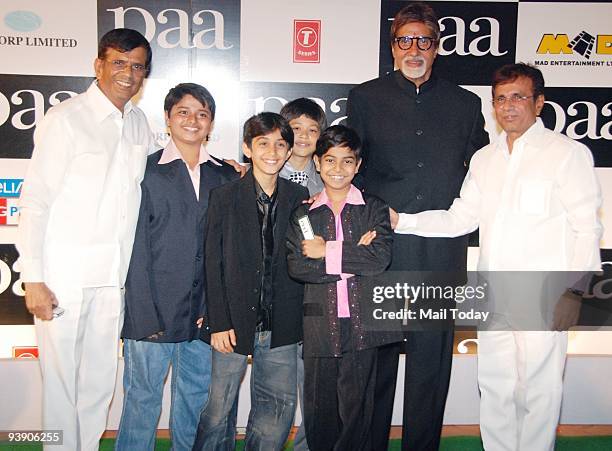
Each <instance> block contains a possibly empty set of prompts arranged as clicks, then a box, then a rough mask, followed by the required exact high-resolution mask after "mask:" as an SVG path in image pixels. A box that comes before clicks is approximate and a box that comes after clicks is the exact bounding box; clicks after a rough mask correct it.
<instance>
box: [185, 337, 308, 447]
mask: <svg viewBox="0 0 612 451" xmlns="http://www.w3.org/2000/svg"><path fill="white" fill-rule="evenodd" d="M296 353H297V345H295V344H292V345H287V346H280V347H277V348H272V349H270V332H259V333H256V334H255V348H254V350H253V367H252V369H251V412H250V413H249V421H248V424H247V431H246V437H245V450H248V451H251V450H258V451H275V450H282V449H283V445H284V444H285V442H286V441H287V436H288V435H289V431H290V430H291V426H292V423H293V415H294V413H295V404H296V397H297V394H296V387H297V383H296V358H295V357H296ZM212 362H213V363H212V367H213V368H212V382H211V385H210V394H209V398H208V403H207V404H206V407H205V408H204V411H203V412H202V415H201V416H200V424H199V426H198V432H197V437H196V441H195V444H194V447H193V449H194V451H204V450H206V451H222V450H227V451H230V450H231V451H233V450H234V444H235V436H236V429H235V425H236V409H235V407H236V403H237V398H238V391H239V389H240V382H241V380H242V378H243V377H244V373H245V371H246V367H247V356H245V355H241V354H236V353H229V354H224V353H221V352H217V351H215V350H213V358H212Z"/></svg>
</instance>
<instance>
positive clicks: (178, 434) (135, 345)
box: [115, 340, 211, 451]
mask: <svg viewBox="0 0 612 451" xmlns="http://www.w3.org/2000/svg"><path fill="white" fill-rule="evenodd" d="M123 349H124V361H125V365H124V370H123V393H124V395H123V396H124V397H123V412H122V414H121V423H120V424H119V431H118V433H117V440H116V442H115V449H116V450H117V451H139V450H147V451H148V450H153V449H154V448H155V433H156V430H157V423H158V421H159V415H160V413H161V406H162V396H163V389H164V381H165V379H166V376H167V375H168V368H169V367H170V364H172V381H171V395H172V399H171V407H170V434H171V437H172V450H173V451H183V450H190V449H191V447H192V446H193V440H194V438H195V432H196V427H197V424H198V418H199V416H200V412H201V411H202V409H203V408H204V405H205V404H206V400H207V399H208V389H209V386H210V372H211V348H210V346H209V345H208V344H206V343H204V342H203V341H200V340H195V341H191V342H181V343H153V342H147V341H136V340H125V341H124V347H123Z"/></svg>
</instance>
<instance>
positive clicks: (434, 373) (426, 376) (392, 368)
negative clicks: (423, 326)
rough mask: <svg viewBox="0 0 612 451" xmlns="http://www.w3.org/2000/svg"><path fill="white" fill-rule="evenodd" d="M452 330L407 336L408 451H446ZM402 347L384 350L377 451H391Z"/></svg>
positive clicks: (405, 437) (405, 440)
mask: <svg viewBox="0 0 612 451" xmlns="http://www.w3.org/2000/svg"><path fill="white" fill-rule="evenodd" d="M453 336H454V331H453V330H452V329H450V330H445V331H418V332H407V333H406V371H405V379H404V415H403V429H402V450H403V451H436V450H438V449H439V447H440V435H441V433H442V421H443V419H444V407H445V405H446V395H447V394H448V385H449V382H450V373H451V365H452V359H453ZM398 359H399V346H396V345H390V346H385V347H382V348H379V349H378V362H377V368H376V375H377V379H376V390H375V393H376V400H375V405H374V411H375V412H376V415H375V416H374V419H373V422H372V450H374V451H386V450H387V448H388V444H389V430H390V427H391V416H392V413H393V398H394V395H395V379H396V374H397V365H398Z"/></svg>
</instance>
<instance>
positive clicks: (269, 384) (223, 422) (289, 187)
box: [193, 113, 308, 451]
mask: <svg viewBox="0 0 612 451" xmlns="http://www.w3.org/2000/svg"><path fill="white" fill-rule="evenodd" d="M243 139H244V143H243V146H242V150H243V152H244V154H245V155H246V156H247V157H249V158H250V159H251V162H252V168H251V170H250V171H249V172H248V173H247V174H246V175H245V176H244V177H243V178H242V179H240V180H237V181H235V182H232V183H228V184H227V185H225V186H221V187H219V188H217V189H214V190H213V191H212V192H211V195H210V206H209V209H208V219H207V221H208V225H207V228H206V294H207V302H208V304H207V306H208V316H207V317H205V318H204V327H203V334H204V339H205V340H207V341H209V342H210V344H211V345H212V347H213V365H212V366H213V369H212V383H211V387H210V394H209V399H208V404H207V405H206V408H205V409H204V411H203V412H202V414H201V416H200V424H199V427H198V433H197V437H196V442H195V444H194V447H193V449H194V450H197V451H200V450H214V451H217V450H229V449H232V450H233V449H234V438H235V435H236V430H235V424H236V410H235V404H236V402H237V397H238V390H239V388H240V382H241V380H242V377H243V376H244V373H245V371H246V367H247V358H248V356H249V355H252V356H253V367H252V372H251V412H250V414H249V421H248V425H247V430H246V437H245V447H246V449H249V450H261V451H274V450H281V449H282V448H283V445H284V444H285V441H286V440H287V436H288V435H289V431H290V429H291V425H292V422H293V415H294V412H295V404H296V358H295V356H296V352H297V343H298V342H299V341H300V340H301V339H302V298H303V293H304V289H303V285H302V284H300V283H298V282H296V281H294V280H292V279H291V278H290V277H289V274H288V272H287V259H286V251H285V240H286V234H287V226H288V225H289V217H290V215H291V211H293V209H295V208H296V207H297V206H299V205H300V204H301V203H302V201H303V200H304V199H306V198H307V197H308V191H307V190H306V188H304V187H302V186H299V185H297V184H295V183H293V182H290V181H288V180H284V179H281V178H279V177H278V173H279V171H280V170H281V168H282V167H283V165H284V164H285V161H287V158H289V156H290V155H291V148H292V146H293V131H292V130H291V127H290V126H289V123H288V122H287V121H286V120H285V119H283V118H282V117H281V116H280V115H278V114H275V113H260V114H258V115H256V116H253V117H251V118H250V119H249V120H247V121H246V123H245V124H244V133H243Z"/></svg>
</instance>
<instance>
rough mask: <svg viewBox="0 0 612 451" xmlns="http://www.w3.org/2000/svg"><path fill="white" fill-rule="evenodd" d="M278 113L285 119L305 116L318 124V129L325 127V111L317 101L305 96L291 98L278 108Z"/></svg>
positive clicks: (289, 119) (290, 119)
mask: <svg viewBox="0 0 612 451" xmlns="http://www.w3.org/2000/svg"><path fill="white" fill-rule="evenodd" d="M280 115H281V116H283V117H284V118H285V119H287V121H292V120H293V119H297V118H298V117H300V116H306V117H307V118H309V119H312V120H313V121H315V122H316V123H317V124H319V130H320V131H323V130H325V128H326V127H327V117H325V111H323V108H321V107H320V106H319V104H318V103H317V102H315V101H314V100H311V99H307V98H306V97H300V98H299V99H295V100H292V101H291V102H289V103H286V104H285V105H284V106H283V107H282V108H281V110H280Z"/></svg>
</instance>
